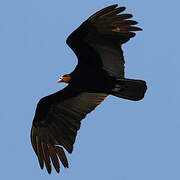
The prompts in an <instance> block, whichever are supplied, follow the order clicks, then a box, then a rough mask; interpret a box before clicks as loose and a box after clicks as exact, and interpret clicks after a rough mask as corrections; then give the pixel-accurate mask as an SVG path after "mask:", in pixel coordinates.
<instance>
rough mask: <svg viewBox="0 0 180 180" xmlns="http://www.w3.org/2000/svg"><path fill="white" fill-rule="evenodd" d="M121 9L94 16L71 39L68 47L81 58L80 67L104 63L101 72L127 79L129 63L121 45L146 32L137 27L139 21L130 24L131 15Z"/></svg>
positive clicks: (69, 38)
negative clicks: (141, 31) (126, 69)
mask: <svg viewBox="0 0 180 180" xmlns="http://www.w3.org/2000/svg"><path fill="white" fill-rule="evenodd" d="M117 6H118V5H117V4H116V5H112V6H109V7H106V8H104V9H102V10H100V11H98V12H96V13H95V14H93V15H92V16H91V17H90V18H89V19H87V20H86V21H85V22H84V23H83V24H82V25H81V26H80V27H79V28H78V29H76V30H75V31H74V32H73V33H72V34H71V35H70V36H69V37H68V39H67V44H68V45H69V46H70V47H71V48H72V50H73V51H74V52H75V54H76V55H77V57H78V59H79V62H78V63H79V64H83V63H84V64H85V63H87V64H88V65H89V64H92V62H95V63H96V64H98V63H99V62H97V61H95V60H99V59H100V61H101V67H100V68H102V69H104V70H106V71H107V72H108V74H109V75H111V76H114V77H117V78H123V77H124V63H125V62H124V57H123V51H122V49H121V45H122V44H123V43H125V42H127V41H128V40H129V39H130V38H132V37H134V36H135V31H140V30H142V29H141V28H139V27H136V26H134V25H136V24H137V22H136V21H133V20H129V19H130V18H131V17H132V15H131V14H121V13H122V12H123V11H124V10H125V9H126V8H125V7H118V8H117ZM82 61H84V62H82ZM95 63H93V64H92V65H93V66H95V65H94V64H95Z"/></svg>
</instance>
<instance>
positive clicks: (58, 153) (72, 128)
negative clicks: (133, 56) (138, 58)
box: [31, 4, 147, 174]
mask: <svg viewBox="0 0 180 180" xmlns="http://www.w3.org/2000/svg"><path fill="white" fill-rule="evenodd" d="M125 9H126V8H125V7H118V5H117V4H115V5H111V6H108V7H106V8H104V9H102V10H100V11H98V12H96V13H95V14H93V15H92V16H90V17H89V18H88V19H87V20H86V21H84V22H83V23H82V24H81V25H80V26H79V27H78V28H77V29H76V30H75V31H74V32H72V33H71V34H70V35H69V37H68V38H67V41H66V42H67V44H68V46H69V47H70V48H71V49H72V50H73V51H74V53H75V54H76V56H77V58H78V64H77V66H76V68H75V69H74V71H73V72H71V73H70V74H66V75H64V76H62V77H61V78H60V79H59V80H58V82H65V83H68V85H67V86H66V87H65V88H64V89H62V90H60V91H58V92H56V93H54V94H51V95H49V96H46V97H43V98H42V99H41V100H40V101H39V102H38V105H37V108H36V112H35V116H34V119H33V123H32V129H31V143H32V146H33V149H34V151H35V153H36V155H37V157H38V160H39V164H40V167H41V169H43V167H44V165H45V166H46V169H47V171H48V173H49V174H50V173H51V171H52V165H51V164H53V166H54V168H55V170H56V171H57V172H58V173H59V172H60V162H61V163H62V165H63V166H64V167H65V168H68V166H69V165H68V160H67V157H66V155H65V152H64V149H65V150H66V151H67V152H68V153H72V151H73V145H74V142H75V139H76V135H77V131H78V130H79V129H80V125H81V120H82V119H84V118H85V117H86V115H87V114H88V113H90V112H91V111H93V110H94V109H95V108H96V107H97V106H98V105H99V104H101V103H102V102H103V101H104V99H105V98H106V97H107V96H108V95H114V96H117V97H120V98H124V99H128V100H133V101H138V100H141V99H142V98H143V97H144V94H145V92H146V89H147V86H146V82H145V81H143V80H134V79H127V78H125V73H124V63H125V62H124V56H123V51H122V47H121V46H122V44H124V43H126V42H127V41H129V40H130V39H131V38H132V37H134V36H135V31H140V30H142V29H141V28H139V27H136V26H134V25H136V24H137V22H136V21H134V20H130V18H132V15H131V14H122V12H123V11H124V10H125Z"/></svg>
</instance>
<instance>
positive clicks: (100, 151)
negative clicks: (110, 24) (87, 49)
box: [0, 0, 180, 180]
mask: <svg viewBox="0 0 180 180" xmlns="http://www.w3.org/2000/svg"><path fill="white" fill-rule="evenodd" d="M114 3H118V4H119V5H120V6H126V7H127V10H126V13H132V14H134V19H135V20H137V21H139V22H140V23H139V26H140V27H142V28H143V31H142V32H138V33H137V36H136V37H135V38H133V39H132V40H130V41H129V42H128V43H127V44H126V45H124V46H123V50H124V55H125V60H126V77H128V78H134V79H144V80H146V81H147V85H148V90H147V93H146V96H145V98H144V99H143V100H142V101H140V102H131V101H128V100H123V99H120V98H117V97H112V96H110V97H108V98H107V99H106V100H105V102H104V103H103V104H101V105H100V106H99V107H98V108H97V109H96V110H95V111H94V112H93V113H91V114H90V115H89V116H87V118H86V119H85V120H83V121H82V126H81V129H80V131H79V133H78V136H77V140H76V143H75V147H74V152H73V153H72V154H71V155H68V154H67V156H68V159H69V164H70V168H69V169H64V168H63V167H62V169H61V173H60V174H56V172H55V171H54V170H53V172H52V175H50V176H49V175H48V173H47V172H46V171H45V170H44V171H41V169H40V168H39V164H38V161H37V158H36V156H35V153H34V151H33V149H32V147H31V143H30V129H31V124H32V119H33V117H34V112H35V108H36V104H37V102H38V101H39V99H40V98H42V97H43V96H46V95H48V94H51V93H54V92H56V91H58V90H59V89H61V88H63V87H64V86H65V85H62V84H58V83H57V79H58V78H59V76H61V75H63V74H66V73H70V72H71V71H72V70H73V69H74V67H75V66H76V63H77V60H76V57H75V55H74V54H73V52H72V51H71V50H70V48H69V47H68V46H67V45H66V43H65V40H66V38H67V37H68V35H69V34H70V33H71V32H72V31H73V30H74V29H75V28H77V27H78V26H79V25H80V24H81V23H82V22H83V21H84V20H86V19H87V18H88V17H89V16H90V15H92V13H94V12H95V11H97V10H100V9H101V8H103V7H105V6H108V5H111V4H114ZM179 6H180V1H179V0H172V1H164V0H159V1H158V0H151V1H145V0H133V1H130V0H121V1H112V0H109V1H107V0H75V1H74V0H71V1H70V0H66V1H62V0H29V1H27V0H4V1H3V0H1V1H0V91H1V93H0V121H1V125H0V142H1V146H0V160H1V162H0V170H1V172H0V179H6V180H12V179H26V180H32V179H37V180H41V179H43V180H46V179H54V180H55V179H63V180H70V179H78V180H84V179H86V180H92V179H103V180H132V179H133V180H161V179H162V180H170V179H172V180H180V116H179V113H180V111H179V108H180V105H179V99H180V81H179V78H180V73H179V67H180V55H179V53H180V47H179V42H180V23H179V22H180V21H179V17H180V13H179Z"/></svg>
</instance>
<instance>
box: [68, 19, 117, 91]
mask: <svg viewBox="0 0 180 180" xmlns="http://www.w3.org/2000/svg"><path fill="white" fill-rule="evenodd" d="M88 31H89V27H88V25H87V22H86V21H85V22H84V23H83V24H82V25H81V26H80V28H78V29H77V30H75V31H74V32H73V33H72V34H71V35H70V36H69V37H68V39H67V41H66V42H67V44H68V45H69V47H71V49H72V50H73V51H74V53H75V54H76V56H77V57H78V65H77V66H76V68H75V70H74V71H73V72H72V73H70V75H71V77H72V79H71V80H70V82H69V83H70V84H72V85H73V86H74V87H77V88H80V89H82V90H83V91H84V90H85V91H88V92H104V93H108V94H109V93H110V90H111V89H113V88H114V87H115V84H116V78H115V77H112V76H110V75H109V74H108V73H107V72H106V71H105V70H104V69H102V66H103V64H102V61H101V57H100V55H99V53H98V52H97V51H96V49H94V48H93V47H92V46H91V45H89V44H88V43H87V42H85V41H84V39H86V38H87V37H86V36H87V35H88V33H87V32H88Z"/></svg>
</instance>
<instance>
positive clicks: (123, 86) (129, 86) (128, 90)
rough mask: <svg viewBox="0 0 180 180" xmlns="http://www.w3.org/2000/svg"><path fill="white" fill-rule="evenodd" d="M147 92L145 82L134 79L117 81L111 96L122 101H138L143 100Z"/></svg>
mask: <svg viewBox="0 0 180 180" xmlns="http://www.w3.org/2000/svg"><path fill="white" fill-rule="evenodd" d="M146 90H147V86H146V82H145V81H143V80H135V79H117V82H116V86H115V88H114V89H112V92H111V94H112V95H114V96H117V97H121V98H124V99H129V100H133V101H139V100H141V99H143V97H144V94H145V92H146Z"/></svg>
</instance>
